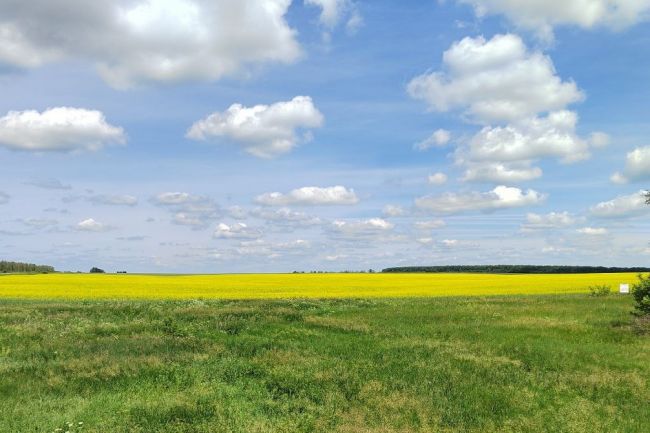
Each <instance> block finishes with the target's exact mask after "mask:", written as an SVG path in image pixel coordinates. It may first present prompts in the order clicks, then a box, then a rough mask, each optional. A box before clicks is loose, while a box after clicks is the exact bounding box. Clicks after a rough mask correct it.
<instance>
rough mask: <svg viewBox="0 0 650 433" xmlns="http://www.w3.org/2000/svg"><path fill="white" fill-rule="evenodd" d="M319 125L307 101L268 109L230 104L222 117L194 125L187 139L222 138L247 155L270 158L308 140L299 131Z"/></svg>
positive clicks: (299, 98)
mask: <svg viewBox="0 0 650 433" xmlns="http://www.w3.org/2000/svg"><path fill="white" fill-rule="evenodd" d="M322 124H323V115H322V114H321V113H320V111H318V109H317V108H316V107H315V106H314V103H313V102H312V100H311V98H310V97H309V96H296V97H295V98H293V99H292V100H291V101H286V102H276V103H275V104H271V105H255V106H254V107H244V106H242V105H241V104H233V105H231V106H230V108H228V110H226V111H225V112H223V113H213V114H210V115H209V116H208V117H206V118H205V119H203V120H200V121H198V122H196V123H194V124H193V125H192V126H191V127H190V129H189V131H188V132H187V137H188V138H191V139H194V140H208V139H213V138H215V137H226V138H228V139H230V140H232V141H234V142H237V143H238V144H240V145H241V146H242V147H243V149H244V150H245V151H246V152H248V153H250V154H251V155H254V156H257V157H260V158H273V157H276V156H278V155H281V154H283V153H287V152H290V151H291V150H293V148H294V147H296V146H297V145H298V144H299V143H300V142H301V141H305V140H307V139H309V137H308V136H307V137H304V136H303V137H300V136H299V134H298V130H299V129H304V128H318V127H320V126H321V125H322Z"/></svg>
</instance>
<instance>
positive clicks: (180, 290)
mask: <svg viewBox="0 0 650 433" xmlns="http://www.w3.org/2000/svg"><path fill="white" fill-rule="evenodd" d="M635 280H636V274H630V273H628V274H544V275H531V274H525V275H524V274H522V275H510V274H508V275H505V274H504V275H495V274H240V275H233V274H226V275H114V274H113V275H109V274H93V275H90V274H39V275H4V276H0V297H2V298H30V299H61V298H63V299H198V298H200V299H289V298H292V299H293V298H310V299H313V298H399V297H432V296H436V297H437V296H486V295H512V294H520V295H521V294H530V295H533V294H560V293H585V292H586V291H587V287H588V286H590V285H594V284H607V285H611V286H612V287H613V288H614V289H615V290H616V289H617V288H618V285H619V283H632V282H634V281H635Z"/></svg>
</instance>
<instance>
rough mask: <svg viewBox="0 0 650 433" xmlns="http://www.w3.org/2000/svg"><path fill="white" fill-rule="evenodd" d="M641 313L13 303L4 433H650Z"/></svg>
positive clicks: (609, 304)
mask: <svg viewBox="0 0 650 433" xmlns="http://www.w3.org/2000/svg"><path fill="white" fill-rule="evenodd" d="M3 278H5V277H2V278H0V279H3ZM86 278H87V277H86ZM103 278H109V279H112V277H103ZM96 281H103V280H102V278H99V279H97V280H96ZM122 281H130V280H129V279H125V280H122ZM136 281H137V278H136ZM3 284H6V283H3ZM3 290H6V285H5V286H3ZM448 290H449V289H448ZM30 293H31V295H32V296H35V295H36V293H34V292H30ZM53 293H57V294H60V295H61V294H64V293H62V292H51V291H48V292H47V294H48V295H52V294H53ZM75 293H76V294H77V295H78V294H79V292H75ZM163 293H165V292H163ZM201 293H204V292H201ZM207 293H210V292H207ZM212 293H214V292H212ZM445 293H448V291H447V292H445ZM631 309H632V300H631V299H630V297H626V296H619V295H616V296H609V297H602V298H594V297H590V296H588V295H552V296H498V297H466V298H448V297H447V298H407V299H392V300H390V299H376V298H375V299H366V300H354V299H348V300H293V301H291V300H267V301H261V300H243V301H227V300H182V301H181V300H175V301H138V300H129V301H124V300H120V301H118V300H104V301H98V300H85V301H83V300H79V301H63V300H0V432H11V433H27V432H29V433H32V432H34V433H36V432H43V433H50V432H53V431H54V430H55V429H56V428H60V427H64V426H65V424H64V423H66V422H72V423H73V424H75V425H77V423H79V422H83V423H84V427H83V429H82V431H84V432H93V433H99V432H111V433H127V432H129V433H156V432H175V433H177V432H187V433H190V432H192V433H204V432H211V433H214V432H242V433H244V432H245V433H255V432H258V433H259V432H341V433H346V432H385V433H390V432H447V433H450V432H531V433H532V432H535V433H537V432H590V433H593V432H619V433H623V432H625V433H627V432H639V433H641V432H647V431H648V426H650V410H648V407H650V362H648V360H650V338H648V337H647V336H640V335H637V334H636V333H635V332H634V326H633V322H632V317H631V316H630V314H629V312H630V310H631ZM66 429H67V428H66ZM66 429H64V431H65V430H66ZM70 431H72V432H75V431H78V430H77V429H76V428H73V429H71V430H70Z"/></svg>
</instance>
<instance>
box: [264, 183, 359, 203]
mask: <svg viewBox="0 0 650 433" xmlns="http://www.w3.org/2000/svg"><path fill="white" fill-rule="evenodd" d="M358 201H359V199H358V198H357V195H356V194H355V193H354V190H352V189H347V188H345V187H344V186H340V185H338V186H331V187H327V188H320V187H316V186H305V187H303V188H298V189H294V190H292V191H290V192H289V193H287V194H282V193H280V192H268V193H265V194H262V195H259V196H257V197H256V198H255V202H257V203H259V204H263V205H266V206H288V205H303V206H316V205H352V204H356V203H357V202H358Z"/></svg>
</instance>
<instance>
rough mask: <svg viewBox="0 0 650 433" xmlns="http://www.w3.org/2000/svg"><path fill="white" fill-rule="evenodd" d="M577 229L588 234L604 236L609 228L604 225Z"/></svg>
mask: <svg viewBox="0 0 650 433" xmlns="http://www.w3.org/2000/svg"><path fill="white" fill-rule="evenodd" d="M576 231H577V232H578V233H580V234H583V235H587V236H602V235H606V234H607V233H608V231H607V229H606V228H603V227H583V228H581V229H578V230H576Z"/></svg>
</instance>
